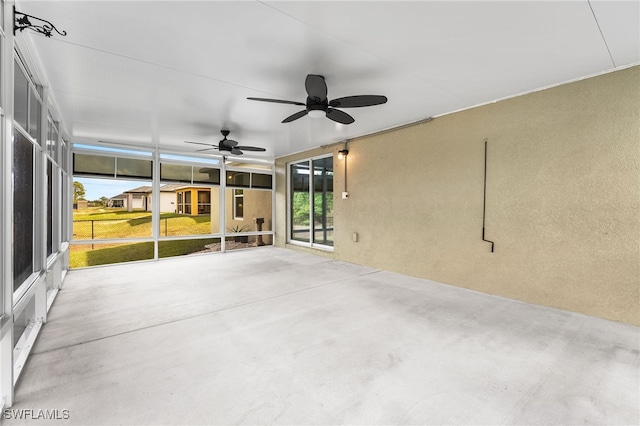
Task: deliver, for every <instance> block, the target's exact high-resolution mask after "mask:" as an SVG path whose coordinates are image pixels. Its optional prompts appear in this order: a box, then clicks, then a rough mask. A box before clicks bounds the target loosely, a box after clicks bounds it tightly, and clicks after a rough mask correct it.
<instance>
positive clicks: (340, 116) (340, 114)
mask: <svg viewBox="0 0 640 426" xmlns="http://www.w3.org/2000/svg"><path fill="white" fill-rule="evenodd" d="M327 118H329V119H331V120H333V121H336V122H338V123H342V124H351V123H353V122H354V121H355V120H354V119H353V117H352V116H350V115H349V114H347V113H346V112H344V111H340V110H339V109H333V108H329V109H328V110H327Z"/></svg>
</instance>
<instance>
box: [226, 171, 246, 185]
mask: <svg viewBox="0 0 640 426" xmlns="http://www.w3.org/2000/svg"><path fill="white" fill-rule="evenodd" d="M227 186H240V187H243V188H249V187H250V186H251V173H249V172H231V171H228V172H227Z"/></svg>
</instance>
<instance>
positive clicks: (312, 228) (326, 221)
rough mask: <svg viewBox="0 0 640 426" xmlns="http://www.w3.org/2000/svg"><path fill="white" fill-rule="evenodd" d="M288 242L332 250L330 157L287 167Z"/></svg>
mask: <svg viewBox="0 0 640 426" xmlns="http://www.w3.org/2000/svg"><path fill="white" fill-rule="evenodd" d="M289 176H290V186H289V194H290V195H289V241H291V242H299V243H303V244H305V245H307V244H308V245H310V246H314V245H319V246H327V247H333V156H330V157H322V158H314V159H308V160H304V161H300V162H297V163H293V164H291V165H290V166H289Z"/></svg>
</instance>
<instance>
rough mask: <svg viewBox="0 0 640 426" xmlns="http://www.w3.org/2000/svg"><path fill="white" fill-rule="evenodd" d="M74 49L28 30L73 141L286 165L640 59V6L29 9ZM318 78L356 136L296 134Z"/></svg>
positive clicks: (302, 128)
mask: <svg viewBox="0 0 640 426" xmlns="http://www.w3.org/2000/svg"><path fill="white" fill-rule="evenodd" d="M16 8H17V9H18V10H19V11H21V12H25V13H28V14H31V15H35V16H38V17H41V18H44V19H47V20H49V21H51V22H52V23H53V24H55V25H56V27H57V28H58V29H60V30H65V31H67V33H68V35H67V36H66V37H61V36H59V35H57V34H56V35H54V37H53V38H45V37H43V36H41V35H38V34H35V33H31V32H28V31H26V32H24V33H21V34H19V35H18V36H17V37H20V38H24V40H23V41H24V43H25V45H27V46H29V45H31V44H32V46H33V47H35V52H37V53H36V54H35V56H37V57H39V59H40V61H41V63H42V68H43V69H44V70H45V72H46V79H47V80H48V81H44V82H43V83H45V84H47V85H48V86H50V87H51V89H52V92H53V96H54V99H55V103H56V105H57V107H58V109H59V111H60V114H61V117H60V118H62V119H63V120H64V122H65V125H66V128H67V131H68V133H69V134H70V136H71V138H72V141H74V142H78V141H82V142H87V141H98V140H102V141H112V142H123V143H134V144H139V145H149V146H154V145H159V146H160V147H163V148H168V149H172V150H180V151H193V150H195V149H198V147H197V146H195V145H188V144H185V143H184V141H185V140H190V141H197V142H207V143H215V142H217V141H218V140H220V139H221V136H220V133H219V131H220V129H222V128H228V129H230V130H231V135H230V138H231V139H235V140H237V141H239V142H240V143H241V144H242V145H257V146H262V147H265V148H267V152H265V153H263V154H260V153H247V154H245V155H246V156H253V157H259V158H274V157H279V156H282V155H285V154H289V153H293V152H299V151H303V150H306V149H309V148H313V147H317V146H320V145H324V144H328V143H332V142H337V141H341V140H344V139H348V138H353V137H355V136H359V135H363V134H367V133H371V132H374V131H377V130H382V129H386V128H391V127H395V126H398V125H402V124H406V123H410V122H413V121H417V120H421V119H424V118H426V117H430V116H435V115H440V114H443V113H447V112H451V111H455V110H458V109H462V108H466V107H470V106H473V105H478V104H482V103H486V102H490V101H493V100H496V99H500V98H504V97H508V96H512V95H515V94H519V93H525V92H528V91H531V90H535V89H539V88H542V87H545V86H549V85H553V84H557V83H560V82H566V81H569V80H573V79H576V78H580V77H584V76H587V75H593V74H597V73H601V72H606V71H609V70H613V69H616V68H621V67H625V66H628V65H629V64H635V63H638V62H640V2H638V1H624V2H616V1H586V0H584V1H582V0H581V1H565V2H557V1H544V2H540V1H536V2H522V1H514V2H506V1H500V2H485V1H468V2H461V1H446V2H445V1H440V2H436V1H423V2H415V1H412V2H399V1H375V2H370V1H350V2H333V1H332V2H327V1H325V2H320V1H316V2H307V1H295V2H294V1H286V2H278V1H235V2H221V1H195V2H186V1H141V2H132V1H125V2H120V1H102V2H98V1H50V0H49V1H19V2H17V5H16ZM307 74H320V75H323V76H325V79H326V82H327V85H328V89H329V95H328V97H329V99H333V98H337V97H342V96H349V95H359V94H374V95H386V96H387V97H388V98H389V101H388V103H387V104H385V105H381V106H374V107H367V108H354V109H347V110H345V112H348V113H350V114H351V115H353V117H354V118H355V120H356V121H355V123H354V124H351V125H342V124H337V123H334V122H333V121H331V120H329V119H327V118H321V119H317V118H316V119H314V118H310V117H308V116H307V117H303V118H301V119H299V120H297V121H294V122H292V123H288V124H282V123H281V121H282V120H283V119H284V118H285V117H287V116H289V115H291V114H293V113H295V112H297V111H299V110H300V109H302V108H301V107H298V106H294V105H284V104H274V103H263V102H255V101H249V100H247V99H246V98H247V97H248V96H253V97H267V98H278V99H287V100H293V101H300V102H304V101H305V99H306V92H305V88H304V79H305V77H306V75H307Z"/></svg>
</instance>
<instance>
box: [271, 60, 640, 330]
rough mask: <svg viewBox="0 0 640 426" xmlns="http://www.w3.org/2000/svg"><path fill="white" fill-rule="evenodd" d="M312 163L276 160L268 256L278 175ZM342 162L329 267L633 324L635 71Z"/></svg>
mask: <svg viewBox="0 0 640 426" xmlns="http://www.w3.org/2000/svg"><path fill="white" fill-rule="evenodd" d="M485 139H487V140H488V155H487V197H486V238H487V239H489V240H493V241H495V252H494V253H491V250H490V247H491V245H490V244H489V243H486V242H483V241H482V239H481V236H482V211H483V170H484V140H485ZM338 149H340V148H339V147H334V148H333V150H334V151H335V152H337V150H338ZM323 152H327V151H326V150H324V151H323V150H315V151H312V152H307V153H301V154H299V155H296V156H290V157H286V158H282V159H279V160H278V162H277V176H276V188H277V195H276V203H277V209H276V210H277V212H278V215H279V216H278V217H277V226H278V228H277V232H278V236H277V240H276V243H277V244H278V245H280V246H283V245H285V240H284V238H285V235H286V228H285V226H286V221H285V220H286V208H285V205H286V176H285V170H286V167H285V164H286V162H288V161H292V160H294V159H297V158H303V157H309V156H313V155H318V154H321V153H323ZM334 161H335V171H336V176H335V188H336V191H339V190H341V188H342V187H343V185H344V180H343V179H344V175H343V167H342V163H341V161H340V160H338V159H337V157H336V158H335V159H334ZM348 161H349V162H348V185H349V188H348V189H349V199H347V200H342V199H341V198H340V194H339V192H336V197H335V252H334V253H333V257H335V258H336V259H339V260H344V261H347V262H353V263H358V264H363V265H368V266H373V267H376V268H382V269H386V270H390V271H395V272H400V273H403V274H407V275H413V276H417V277H422V278H428V279H431V280H435V281H439V282H443V283H447V284H452V285H456V286H460V287H466V288H470V289H473V290H477V291H481V292H485V293H489V294H495V295H501V296H505V297H509V298H513V299H518V300H523V301H526V302H531V303H536V304H541V305H548V306H553V307H557V308H561V309H567V310H570V311H575V312H581V313H584V314H588V315H593V316H598V317H602V318H607V319H611V320H616V321H622V322H628V323H631V324H635V325H640V308H639V304H640V67H633V68H629V69H625V70H621V71H617V72H614V73H609V74H606V75H602V76H598V77H593V78H589V79H584V80H581V81H578V82H574V83H570V84H565V85H561V86H557V87H554V88H551V89H547V90H542V91H539V92H535V93H531V94H528V95H524V96H520V97H516V98H512V99H508V100H504V101H500V102H496V103H493V104H490V105H485V106H481V107H478V108H473V109H469V110H465V111H462V112H458V113H454V114H450V115H446V116H443V117H439V118H436V119H435V120H433V121H431V122H428V123H424V124H420V125H415V126H411V127H407V128H404V129H400V130H396V131H391V132H387V133H384V134H380V135H377V136H371V137H366V138H361V139H357V140H354V141H351V142H349V158H348ZM353 232H358V234H359V241H358V242H353V241H352V239H351V235H352V233H353ZM505 320H508V318H505Z"/></svg>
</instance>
